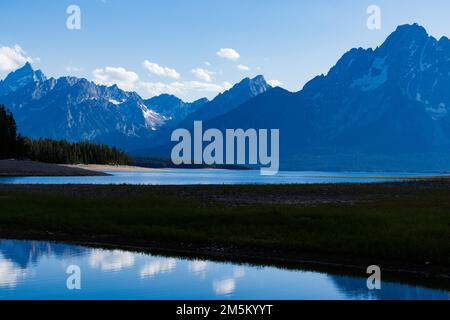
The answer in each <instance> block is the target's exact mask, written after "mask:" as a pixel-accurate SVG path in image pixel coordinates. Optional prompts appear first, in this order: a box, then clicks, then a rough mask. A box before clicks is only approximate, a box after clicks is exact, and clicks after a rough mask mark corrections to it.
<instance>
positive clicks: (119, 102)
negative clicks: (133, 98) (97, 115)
mask: <svg viewBox="0 0 450 320" xmlns="http://www.w3.org/2000/svg"><path fill="white" fill-rule="evenodd" d="M109 102H110V103H112V104H114V105H116V106H117V105H119V104H122V103H123V101H122V102H121V101H117V100H114V99H109Z"/></svg>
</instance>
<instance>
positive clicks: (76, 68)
mask: <svg viewBox="0 0 450 320" xmlns="http://www.w3.org/2000/svg"><path fill="white" fill-rule="evenodd" d="M66 71H67V72H74V73H77V72H81V71H83V68H78V67H72V66H67V67H66Z"/></svg>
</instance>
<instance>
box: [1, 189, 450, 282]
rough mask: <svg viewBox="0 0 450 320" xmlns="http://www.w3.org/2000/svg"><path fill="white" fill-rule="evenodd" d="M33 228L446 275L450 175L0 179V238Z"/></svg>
mask: <svg viewBox="0 0 450 320" xmlns="http://www.w3.org/2000/svg"><path fill="white" fill-rule="evenodd" d="M30 234H34V235H39V234H40V235H42V236H43V237H44V238H52V237H53V236H55V235H56V236H58V235H59V236H60V237H63V238H64V239H66V240H77V241H79V240H83V239H86V241H90V242H108V243H117V244H130V245H137V246H142V247H146V246H147V247H152V248H160V249H162V250H163V249H164V248H178V250H184V251H192V252H193V253H206V254H208V252H209V253H211V254H214V255H216V256H236V257H239V256H245V255H247V256H260V257H261V258H266V259H269V260H270V259H271V258H274V259H286V260H291V261H295V260H296V259H297V260H298V261H308V259H309V260H310V261H317V262H330V263H341V262H342V264H351V263H353V264H355V265H358V264H360V265H361V266H364V265H365V266H367V264H365V263H371V264H382V265H390V266H395V268H397V269H398V270H400V269H403V270H412V271H414V270H415V271H430V270H431V271H430V272H436V273H440V274H441V275H444V276H448V277H449V278H450V273H449V270H450V182H448V181H445V180H444V181H435V182H430V181H421V182H411V183H400V184H379V185H324V186H320V185H316V186H146V187H144V186H8V185H0V238H1V237H2V236H11V235H13V236H15V237H17V238H21V237H22V236H26V235H30ZM202 250H203V251H202ZM302 259H303V260H302ZM359 262H360V263H359Z"/></svg>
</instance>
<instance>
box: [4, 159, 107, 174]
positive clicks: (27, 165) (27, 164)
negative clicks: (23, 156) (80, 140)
mask: <svg viewBox="0 0 450 320" xmlns="http://www.w3.org/2000/svg"><path fill="white" fill-rule="evenodd" d="M107 175H108V174H106V173H104V172H102V171H101V170H99V171H96V170H92V169H88V168H82V167H71V166H66V165H59V164H50V163H42V162H36V161H29V160H0V177H42V176H53V177H59V176H61V177H75V176H82V177H84V176H86V177H88V176H107Z"/></svg>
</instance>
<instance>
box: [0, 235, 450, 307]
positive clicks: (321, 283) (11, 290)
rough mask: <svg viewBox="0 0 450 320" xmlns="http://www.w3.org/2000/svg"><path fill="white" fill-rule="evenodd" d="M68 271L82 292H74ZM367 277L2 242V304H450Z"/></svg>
mask: <svg viewBox="0 0 450 320" xmlns="http://www.w3.org/2000/svg"><path fill="white" fill-rule="evenodd" d="M69 266H78V267H79V268H80V270H81V290H68V289H67V279H68V277H69V276H70V275H68V274H66V271H67V268H68V267H69ZM366 279H367V278H366V277H365V276H364V275H361V276H360V277H357V276H347V275H335V274H328V273H323V272H314V271H306V270H287V269H281V268H275V267H264V266H252V265H240V264H234V263H221V262H212V261H205V260H189V259H185V258H168V257H163V256H156V255H150V254H143V253H133V252H128V251H122V250H104V249H94V248H88V247H82V246H74V245H67V244H61V243H53V242H39V241H16V240H0V299H449V295H450V292H449V291H445V290H436V289H430V288H425V287H422V286H413V285H406V284H402V283H397V282H388V281H383V282H382V289H381V290H375V291H369V290H368V289H367V286H366Z"/></svg>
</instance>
